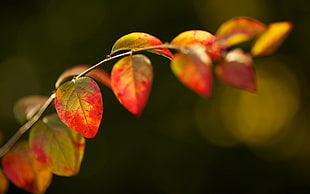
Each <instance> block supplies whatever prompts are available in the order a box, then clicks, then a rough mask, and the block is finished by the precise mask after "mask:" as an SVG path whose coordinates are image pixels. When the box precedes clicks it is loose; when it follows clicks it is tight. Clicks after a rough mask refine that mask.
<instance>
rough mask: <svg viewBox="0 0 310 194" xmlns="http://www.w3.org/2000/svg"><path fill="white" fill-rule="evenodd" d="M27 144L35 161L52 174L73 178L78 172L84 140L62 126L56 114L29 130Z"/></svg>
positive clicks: (45, 118)
mask: <svg viewBox="0 0 310 194" xmlns="http://www.w3.org/2000/svg"><path fill="white" fill-rule="evenodd" d="M29 144H30V148H31V150H32V151H33V153H34V155H35V157H36V159H37V160H38V161H39V162H41V163H42V164H43V165H44V166H46V168H48V169H49V170H50V171H51V172H52V173H54V174H57V175H60V176H73V175H76V174H77V173H78V172H79V170H80V166H81V162H82V159H83V155H84V149H85V139H84V137H83V136H81V135H80V134H79V133H77V132H75V131H73V130H72V129H70V128H68V127H67V126H66V125H65V124H63V123H62V122H61V121H60V120H59V118H58V116H57V115H56V114H53V115H50V116H48V117H44V118H43V121H38V122H37V123H36V124H35V125H34V126H33V127H32V128H31V131H30V134H29Z"/></svg>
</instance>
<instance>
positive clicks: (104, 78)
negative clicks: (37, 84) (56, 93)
mask: <svg viewBox="0 0 310 194" xmlns="http://www.w3.org/2000/svg"><path fill="white" fill-rule="evenodd" d="M90 67H91V66H89V65H78V66H74V67H72V68H70V69H67V70H66V71H64V72H63V73H62V74H61V75H60V76H59V78H58V79H57V82H56V83H55V88H58V87H59V86H60V85H61V84H62V83H63V82H65V81H66V80H67V79H68V78H71V77H73V76H76V75H79V74H80V73H82V72H83V71H85V70H87V69H89V68H90ZM85 76H87V77H91V78H93V79H95V80H97V81H99V82H101V83H102V84H103V85H105V86H107V87H108V88H111V79H110V75H109V74H108V73H107V72H105V71H103V70H102V69H98V68H97V69H94V70H92V71H91V72H89V73H87V74H86V75H85Z"/></svg>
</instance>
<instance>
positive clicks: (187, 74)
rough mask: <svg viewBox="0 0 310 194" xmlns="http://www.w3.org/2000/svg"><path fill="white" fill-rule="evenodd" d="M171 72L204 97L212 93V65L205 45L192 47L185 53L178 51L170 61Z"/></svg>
mask: <svg viewBox="0 0 310 194" xmlns="http://www.w3.org/2000/svg"><path fill="white" fill-rule="evenodd" d="M171 69H172V71H173V73H174V74H175V75H176V76H177V77H178V78H179V80H180V81H181V82H182V83H183V84H184V85H186V86H187V87H188V88H190V89H191V90H193V91H195V92H197V93H198V94H201V95H203V96H205V97H210V96H211V94H212V65H211V60H210V58H209V57H208V55H207V54H206V52H205V47H200V46H196V47H192V48H191V49H190V50H189V52H188V53H187V54H184V53H178V54H177V55H176V56H175V59H174V60H173V61H172V63H171Z"/></svg>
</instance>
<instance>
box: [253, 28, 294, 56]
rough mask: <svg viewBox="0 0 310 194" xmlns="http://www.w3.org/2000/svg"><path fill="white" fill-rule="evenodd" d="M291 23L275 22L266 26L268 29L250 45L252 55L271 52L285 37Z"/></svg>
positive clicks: (264, 54) (263, 54) (262, 54)
mask: <svg viewBox="0 0 310 194" xmlns="http://www.w3.org/2000/svg"><path fill="white" fill-rule="evenodd" d="M292 27H293V25H292V23H291V22H277V23H272V24H270V25H269V26H268V29H267V30H266V31H265V32H264V33H263V34H262V35H261V36H260V37H259V38H258V39H257V40H256V42H255V44H254V45H253V47H252V50H251V53H252V55H253V56H266V55H270V54H272V53H273V52H274V51H275V50H276V49H277V48H278V47H279V46H280V44H281V43H282V42H283V40H284V39H285V38H286V37H287V35H288V34H289V32H290V31H291V29H292Z"/></svg>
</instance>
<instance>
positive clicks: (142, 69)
mask: <svg viewBox="0 0 310 194" xmlns="http://www.w3.org/2000/svg"><path fill="white" fill-rule="evenodd" d="M152 81H153V68H152V65H151V61H150V60H149V59H148V58H147V57H146V56H144V55H133V56H128V57H124V58H122V59H121V60H119V61H118V62H117V63H116V64H115V65H114V67H113V69H112V73H111V85H112V90H113V92H114V94H115V95H116V97H117V99H118V100H119V101H120V103H121V104H123V106H124V107H125V108H127V109H128V110H129V111H130V112H131V113H133V114H134V115H136V116H140V114H141V113H142V111H143V108H144V107H145V105H146V103H147V100H148V98H149V94H150V91H151V86H152Z"/></svg>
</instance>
